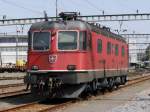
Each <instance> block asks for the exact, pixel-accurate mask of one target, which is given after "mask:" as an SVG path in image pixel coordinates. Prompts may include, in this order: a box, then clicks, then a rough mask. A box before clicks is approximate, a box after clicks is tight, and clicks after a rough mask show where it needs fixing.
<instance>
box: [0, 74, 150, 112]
mask: <svg viewBox="0 0 150 112" xmlns="http://www.w3.org/2000/svg"><path fill="white" fill-rule="evenodd" d="M146 80H150V75H147V76H142V77H137V78H135V79H132V80H129V81H128V83H127V84H126V85H124V86H120V87H119V89H123V88H126V87H129V86H132V85H134V84H137V83H141V82H143V81H146ZM119 89H118V90H119ZM116 91H117V90H116ZM107 94H109V92H108V93H107ZM73 103H74V101H66V102H63V103H58V104H55V103H54V104H53V103H50V104H44V103H42V102H40V101H37V102H32V103H28V104H23V105H19V106H16V107H13V108H9V109H6V110H2V111H0V112H22V111H24V112H29V111H32V112H54V111H56V110H57V109H63V108H64V107H66V106H69V105H71V104H73Z"/></svg>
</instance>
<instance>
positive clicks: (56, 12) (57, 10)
mask: <svg viewBox="0 0 150 112" xmlns="http://www.w3.org/2000/svg"><path fill="white" fill-rule="evenodd" d="M57 16H58V0H56V17H57Z"/></svg>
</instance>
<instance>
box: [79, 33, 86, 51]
mask: <svg viewBox="0 0 150 112" xmlns="http://www.w3.org/2000/svg"><path fill="white" fill-rule="evenodd" d="M86 37H87V36H86V31H81V32H80V36H79V49H80V50H86V49H87V39H86Z"/></svg>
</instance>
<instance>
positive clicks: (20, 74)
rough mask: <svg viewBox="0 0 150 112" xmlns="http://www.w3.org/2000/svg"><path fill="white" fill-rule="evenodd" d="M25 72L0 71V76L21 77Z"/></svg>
mask: <svg viewBox="0 0 150 112" xmlns="http://www.w3.org/2000/svg"><path fill="white" fill-rule="evenodd" d="M25 75H26V73H21V72H20V73H7V72H5V73H0V77H23V76H25Z"/></svg>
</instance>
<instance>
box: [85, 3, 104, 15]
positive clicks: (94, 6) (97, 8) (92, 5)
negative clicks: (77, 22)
mask: <svg viewBox="0 0 150 112" xmlns="http://www.w3.org/2000/svg"><path fill="white" fill-rule="evenodd" d="M84 1H86V3H88V4H89V5H90V6H91V7H93V8H95V9H96V10H98V11H100V12H103V11H104V10H101V9H99V7H97V6H96V5H95V4H94V3H92V2H91V1H89V0H84Z"/></svg>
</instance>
